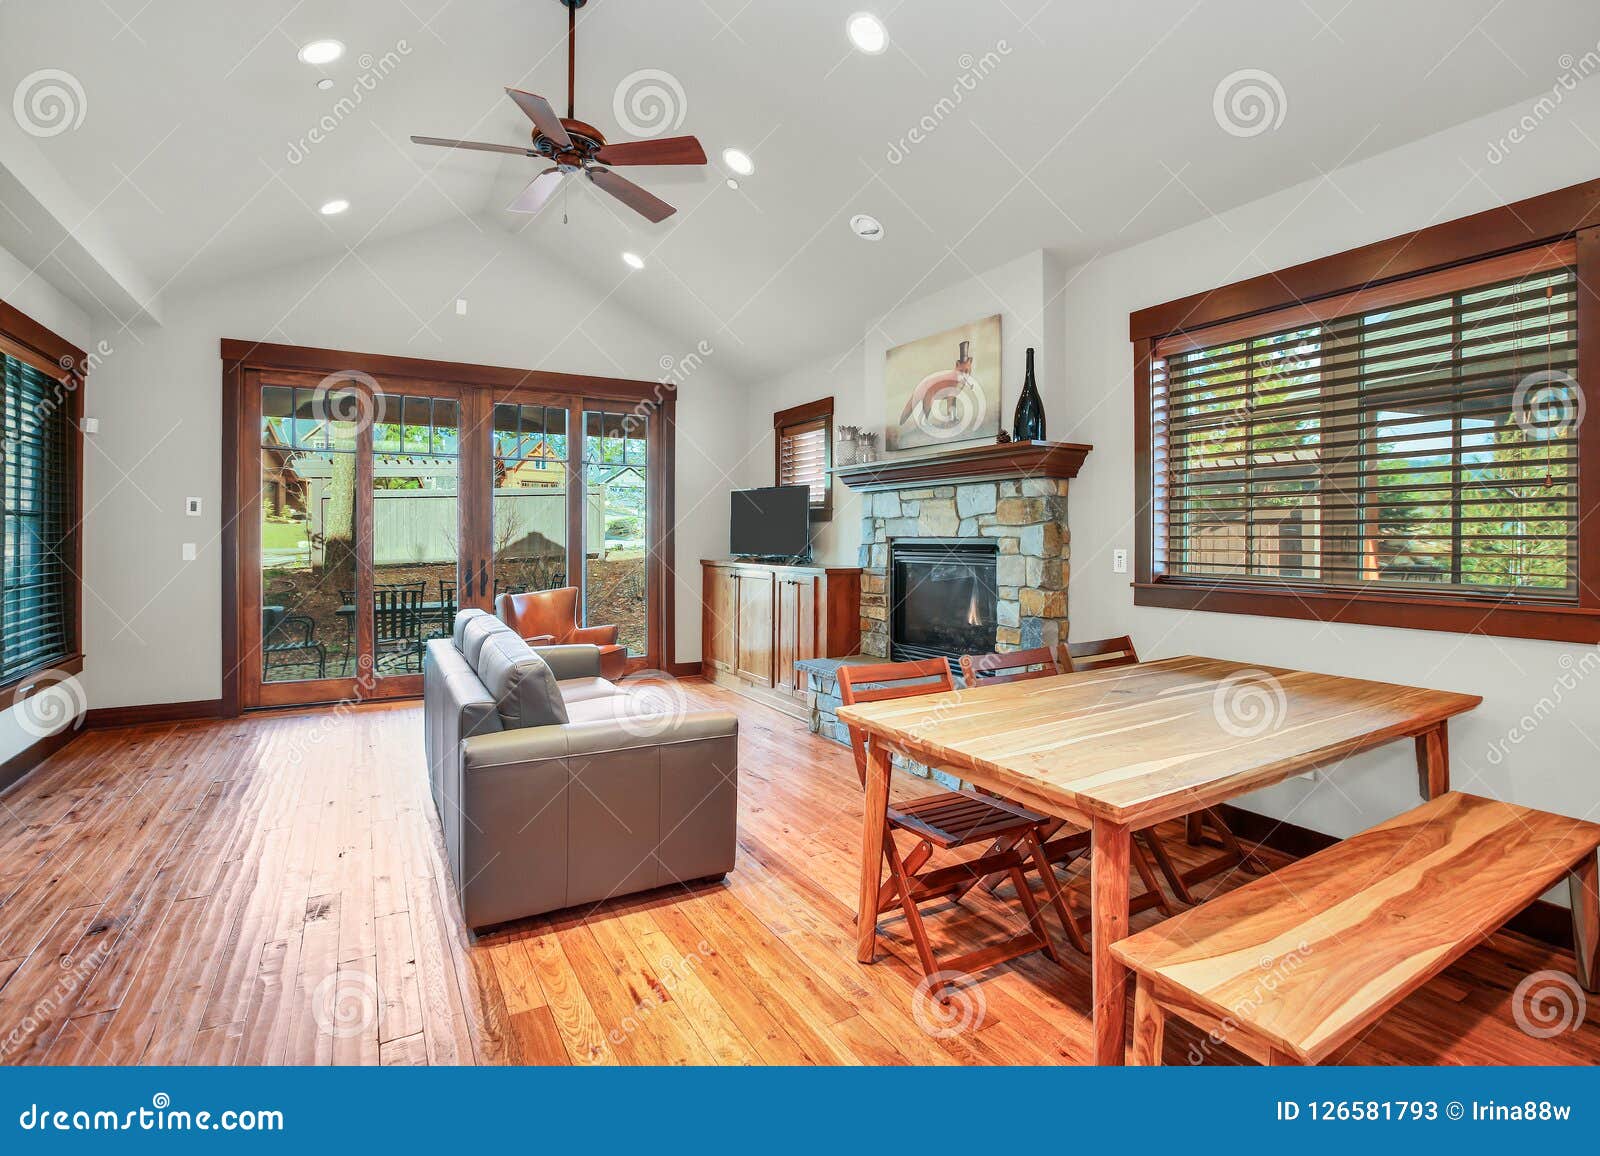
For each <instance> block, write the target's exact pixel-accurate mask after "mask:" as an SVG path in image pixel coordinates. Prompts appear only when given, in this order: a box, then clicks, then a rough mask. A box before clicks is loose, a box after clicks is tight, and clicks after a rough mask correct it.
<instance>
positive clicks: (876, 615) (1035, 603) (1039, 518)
mask: <svg viewBox="0 0 1600 1156" xmlns="http://www.w3.org/2000/svg"><path fill="white" fill-rule="evenodd" d="M869 498H870V501H871V509H870V510H869V511H868V512H867V513H865V514H864V515H863V517H862V519H861V560H860V563H859V564H860V566H861V567H862V568H863V571H864V572H863V573H862V575H861V651H862V653H863V654H870V655H874V656H876V657H879V658H889V657H891V645H890V641H891V639H890V626H891V623H892V621H893V613H892V612H893V608H894V605H895V603H894V598H893V596H894V591H893V588H892V582H891V564H892V554H893V551H894V549H895V543H896V542H899V541H910V542H925V541H927V540H929V539H934V540H939V541H943V542H946V543H951V544H956V543H960V542H969V543H980V542H981V543H983V544H984V545H985V546H988V545H992V546H993V548H994V551H995V574H994V593H995V606H994V614H995V631H994V639H993V648H994V649H997V650H1018V649H1025V648H1027V647H1032V646H1055V645H1057V644H1058V643H1061V642H1065V641H1066V640H1067V578H1068V566H1069V563H1068V534H1067V481H1066V479H1064V478H1033V477H1027V478H1005V479H1000V480H997V481H978V482H965V483H962V484H960V485H949V486H913V487H908V488H906V489H896V490H885V491H882V492H880V493H874V494H871V495H869V496H868V497H867V498H864V499H863V502H865V501H867V500H868V499H869Z"/></svg>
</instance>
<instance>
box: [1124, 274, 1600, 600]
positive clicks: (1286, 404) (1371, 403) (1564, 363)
mask: <svg viewBox="0 0 1600 1156" xmlns="http://www.w3.org/2000/svg"><path fill="white" fill-rule="evenodd" d="M1573 260H1574V251H1573V246H1572V245H1571V244H1567V245H1563V246H1559V247H1557V248H1555V249H1552V250H1548V251H1541V252H1539V253H1536V254H1530V255H1518V256H1515V257H1513V258H1511V259H1506V260H1497V261H1491V262H1486V263H1484V264H1483V266H1482V267H1478V268H1473V269H1469V270H1454V271H1452V272H1451V274H1450V275H1449V276H1448V277H1447V278H1444V279H1436V280H1435V281H1434V283H1433V284H1428V283H1419V284H1415V285H1411V286H1389V287H1386V288H1385V289H1384V290H1382V291H1365V292H1360V293H1355V294H1350V295H1348V297H1347V298H1345V299H1341V300H1337V301H1334V302H1330V303H1327V304H1325V305H1323V306H1321V307H1306V306H1301V307H1296V308H1293V309H1290V310H1287V311H1284V313H1283V314H1281V315H1269V316H1267V317H1265V318H1258V319H1255V320H1254V321H1253V322H1252V323H1251V324H1250V325H1248V326H1246V327H1243V328H1240V327H1237V326H1236V327H1233V328H1232V330H1231V331H1223V332H1219V333H1213V334H1209V335H1208V334H1207V333H1205V332H1199V333H1195V334H1184V335H1178V336H1176V337H1172V338H1168V339H1165V340H1163V341H1160V342H1157V344H1156V358H1155V360H1154V361H1153V363H1152V371H1151V401H1152V421H1153V431H1154V437H1153V445H1154V450H1155V452H1154V458H1153V460H1154V466H1155V474H1156V476H1155V478H1154V479H1153V496H1154V499H1155V504H1156V507H1157V508H1158V509H1159V511H1160V516H1159V518H1158V522H1157V533H1156V535H1155V537H1154V540H1153V546H1154V554H1153V559H1154V563H1155V568H1156V569H1157V571H1158V572H1160V573H1162V574H1163V575H1165V576H1166V577H1168V578H1173V579H1182V578H1186V577H1193V578H1200V579H1216V578H1222V577H1226V578H1229V579H1233V580H1240V581H1248V582H1260V583H1273V584H1288V585H1305V584H1308V583H1309V584H1314V585H1318V586H1328V587H1338V588H1352V589H1366V588H1375V587H1376V588H1395V589H1400V590H1405V591H1408V592H1411V593H1418V592H1441V593H1450V594H1453V595H1458V596H1459V595H1463V594H1474V593H1491V594H1496V595H1513V596H1516V597H1518V598H1526V599H1544V600H1554V601H1569V602H1570V601H1575V600H1576V597H1577V589H1578V556H1577V528H1578V471H1579V462H1578V454H1577V418H1578V416H1579V409H1580V405H1581V397H1580V395H1579V392H1578V383H1577V345H1578V342H1577V276H1576V269H1575V268H1574V266H1573Z"/></svg>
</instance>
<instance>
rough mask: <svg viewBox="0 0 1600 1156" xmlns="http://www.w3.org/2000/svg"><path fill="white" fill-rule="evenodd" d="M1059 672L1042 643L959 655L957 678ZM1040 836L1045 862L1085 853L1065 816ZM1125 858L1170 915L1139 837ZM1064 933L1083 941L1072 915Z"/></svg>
mask: <svg viewBox="0 0 1600 1156" xmlns="http://www.w3.org/2000/svg"><path fill="white" fill-rule="evenodd" d="M1060 673H1061V668H1060V667H1059V666H1058V665H1057V664H1056V655H1055V652H1054V651H1053V650H1051V649H1050V648H1049V647H1046V646H1038V647H1034V648H1033V649H1031V650H1009V651H997V652H994V653H992V654H963V655H962V656H961V677H962V679H963V680H964V681H965V682H966V684H967V686H968V687H974V686H996V685H999V684H1001V683H1007V682H1021V681H1023V680H1025V679H1030V678H1049V677H1051V676H1052V675H1057V674H1060ZM1063 830H1066V831H1067V833H1066V834H1064V835H1062V834H1060V833H1061V832H1062V831H1063ZM1139 834H1140V836H1147V835H1148V834H1149V833H1148V832H1145V831H1141V832H1139ZM1058 835H1059V836H1060V837H1059V838H1057V836H1058ZM1040 838H1041V839H1043V840H1044V857H1045V862H1047V863H1050V864H1052V865H1054V864H1056V863H1071V862H1072V861H1073V860H1074V859H1077V858H1078V857H1079V856H1080V855H1083V854H1086V853H1087V852H1088V851H1089V848H1090V839H1089V832H1088V831H1086V830H1083V829H1082V828H1079V827H1070V826H1069V824H1068V823H1067V821H1066V820H1065V819H1055V818H1052V819H1051V820H1050V821H1049V822H1048V823H1047V825H1046V826H1045V828H1044V829H1043V830H1042V831H1041V832H1040ZM1129 857H1130V859H1131V860H1132V862H1133V867H1134V870H1135V871H1137V872H1138V873H1139V879H1140V880H1141V881H1142V882H1143V883H1144V889H1145V895H1146V896H1148V897H1149V898H1148V900H1147V905H1148V906H1152V907H1159V908H1160V909H1161V913H1162V914H1163V915H1171V914H1173V908H1172V904H1171V903H1170V902H1168V900H1167V894H1166V892H1165V891H1163V890H1161V885H1160V884H1159V883H1158V882H1156V875H1155V871H1154V870H1152V868H1151V866H1150V860H1149V858H1148V857H1147V856H1146V855H1145V852H1144V849H1143V848H1142V847H1141V846H1140V840H1139V839H1135V840H1134V841H1133V844H1132V846H1131V847H1130V848H1129ZM1004 881H1005V875H1004V873H1002V872H993V873H991V874H989V875H988V876H986V877H985V878H984V880H983V885H984V887H985V888H986V889H987V890H989V891H991V892H993V891H994V890H995V889H996V888H997V887H999V886H1000V885H1001V884H1002V883H1003V882H1004ZM1069 906H1070V905H1069ZM1067 933H1068V934H1069V935H1071V936H1072V940H1073V943H1074V944H1078V943H1081V942H1083V940H1084V930H1083V926H1082V924H1080V923H1078V922H1077V918H1076V916H1073V917H1071V918H1070V920H1069V921H1068V922H1067Z"/></svg>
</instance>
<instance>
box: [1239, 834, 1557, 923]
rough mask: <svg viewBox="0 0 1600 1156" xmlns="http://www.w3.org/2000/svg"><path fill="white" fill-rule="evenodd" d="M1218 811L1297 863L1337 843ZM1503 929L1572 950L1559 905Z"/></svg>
mask: <svg viewBox="0 0 1600 1156" xmlns="http://www.w3.org/2000/svg"><path fill="white" fill-rule="evenodd" d="M1218 810H1220V811H1221V812H1222V815H1223V818H1225V819H1227V820H1228V826H1230V827H1232V828H1233V832H1234V834H1236V835H1238V836H1239V837H1240V838H1241V839H1246V840H1248V841H1249V842H1251V843H1259V844H1261V845H1262V846H1263V847H1270V848H1272V849H1273V850H1274V851H1280V852H1282V853H1283V854H1285V855H1292V856H1294V857H1295V858H1296V859H1303V858H1304V857H1305V856H1307V855H1314V854H1316V853H1317V852H1318V851H1321V850H1322V849H1323V848H1324V847H1331V846H1333V845H1334V844H1335V843H1337V842H1338V841H1339V840H1338V839H1336V838H1334V837H1333V836H1332V835H1325V834H1323V833H1322V832H1321V831H1313V830H1311V829H1310V828H1309V827H1301V826H1298V825H1296V824H1294V823H1289V822H1285V821H1284V820H1282V819H1274V818H1271V817H1270V816H1267V815H1262V814H1258V813H1257V812H1255V811H1247V810H1245V809H1244V808H1243V807H1235V806H1233V805H1232V804H1231V803H1224V804H1222V806H1221V807H1219V808H1218ZM1506 927H1507V929H1509V930H1511V931H1516V932H1520V933H1521V934H1523V935H1526V936H1527V937H1528V938H1529V939H1537V940H1538V941H1539V942H1540V943H1547V944H1549V945H1550V946H1551V947H1559V948H1562V949H1563V950H1566V951H1571V950H1572V915H1571V912H1569V911H1568V910H1567V909H1566V908H1565V907H1562V906H1560V905H1558V904H1555V903H1549V902H1547V901H1545V900H1543V899H1535V900H1534V901H1533V902H1532V903H1531V904H1529V905H1528V906H1527V907H1525V908H1523V909H1522V910H1521V911H1519V912H1518V913H1517V914H1516V915H1515V916H1513V917H1512V918H1511V921H1510V922H1509V923H1507V924H1506Z"/></svg>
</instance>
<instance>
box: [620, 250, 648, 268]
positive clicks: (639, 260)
mask: <svg viewBox="0 0 1600 1156" xmlns="http://www.w3.org/2000/svg"><path fill="white" fill-rule="evenodd" d="M622 263H623V264H624V265H626V266H627V267H628V268H630V269H643V268H644V258H643V257H641V256H639V254H637V253H624V254H623V255H622Z"/></svg>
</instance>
